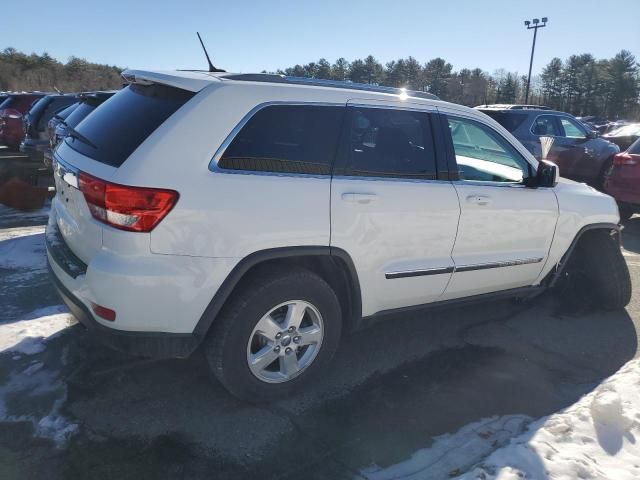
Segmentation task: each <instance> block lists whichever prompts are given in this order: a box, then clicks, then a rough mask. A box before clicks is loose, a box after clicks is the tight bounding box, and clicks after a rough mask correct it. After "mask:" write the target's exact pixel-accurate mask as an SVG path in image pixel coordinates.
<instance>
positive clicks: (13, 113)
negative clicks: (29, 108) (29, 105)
mask: <svg viewBox="0 0 640 480" xmlns="http://www.w3.org/2000/svg"><path fill="white" fill-rule="evenodd" d="M4 115H5V117H7V118H13V119H17V118H22V114H21V113H20V112H19V111H18V110H14V109H13V108H7V109H6V110H5V111H4Z"/></svg>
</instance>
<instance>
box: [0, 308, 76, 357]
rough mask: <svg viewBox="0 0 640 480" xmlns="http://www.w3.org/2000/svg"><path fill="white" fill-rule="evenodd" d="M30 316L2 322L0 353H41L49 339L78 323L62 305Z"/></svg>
mask: <svg viewBox="0 0 640 480" xmlns="http://www.w3.org/2000/svg"><path fill="white" fill-rule="evenodd" d="M29 316H30V317H31V318H30V319H27V320H19V321H15V322H10V323H4V324H0V353H2V352H8V351H12V352H17V353H21V354H24V355H33V354H35V353H40V352H42V351H43V350H44V349H45V345H44V343H45V341H46V340H47V339H49V338H51V337H52V336H53V335H54V334H56V333H58V332H59V331H61V330H64V329H65V328H67V327H69V326H71V325H74V324H75V323H76V321H75V319H74V318H73V316H72V315H71V314H70V313H68V312H66V309H65V308H64V307H62V306H55V307H47V308H41V309H39V310H36V311H34V312H33V313H32V314H31V315H29Z"/></svg>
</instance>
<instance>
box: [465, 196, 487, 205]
mask: <svg viewBox="0 0 640 480" xmlns="http://www.w3.org/2000/svg"><path fill="white" fill-rule="evenodd" d="M467 203H471V204H473V205H480V206H485V205H489V204H490V203H491V197H488V196H486V195H469V196H468V197H467Z"/></svg>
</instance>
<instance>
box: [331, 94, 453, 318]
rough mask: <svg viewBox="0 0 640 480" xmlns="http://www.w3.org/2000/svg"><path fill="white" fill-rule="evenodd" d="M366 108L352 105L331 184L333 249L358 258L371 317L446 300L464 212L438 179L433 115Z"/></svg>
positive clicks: (381, 105)
mask: <svg viewBox="0 0 640 480" xmlns="http://www.w3.org/2000/svg"><path fill="white" fill-rule="evenodd" d="M361 103H362V102H359V101H357V100H353V101H350V102H349V103H348V105H349V107H348V109H347V110H348V115H347V119H346V121H345V128H344V131H343V135H342V142H341V148H340V151H339V154H338V159H337V162H336V167H335V170H334V175H333V179H332V185H331V246H332V247H337V248H341V249H343V250H345V251H347V252H348V253H349V254H350V255H351V257H352V259H353V261H354V264H355V266H356V270H357V273H358V277H359V281H360V284H361V290H362V303H363V314H364V315H365V316H366V315H372V314H374V313H377V312H380V311H383V310H389V309H393V308H398V307H406V306H411V305H418V304H423V303H428V302H432V301H434V300H437V299H438V298H440V296H441V295H442V293H443V292H444V289H445V287H446V285H447V283H448V282H449V279H450V278H451V272H452V271H453V260H452V258H451V250H452V248H453V242H454V239H455V235H456V228H457V225H458V217H459V213H460V207H459V204H458V198H457V195H456V192H455V190H454V188H453V186H452V185H451V182H450V181H448V179H439V177H438V175H437V168H436V164H437V157H438V155H440V156H442V155H443V153H444V152H443V150H442V148H439V147H438V143H437V141H439V140H440V139H441V135H440V134H439V131H438V128H439V127H438V125H437V124H434V123H433V122H432V120H431V112H433V111H434V110H433V109H426V107H424V106H422V105H421V106H415V107H414V108H412V107H411V105H410V104H409V105H407V104H406V103H401V102H378V103H376V104H373V105H372V103H373V102H371V101H367V104H366V105H364V104H361ZM434 139H435V140H436V141H434Z"/></svg>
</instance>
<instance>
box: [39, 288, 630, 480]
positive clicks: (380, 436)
mask: <svg viewBox="0 0 640 480" xmlns="http://www.w3.org/2000/svg"><path fill="white" fill-rule="evenodd" d="M563 303H564V299H562V298H558V297H557V296H554V295H544V296H542V297H539V298H538V299H537V300H536V301H535V303H533V304H531V305H522V304H518V303H515V302H508V301H501V302H492V303H486V304H482V305H481V306H478V305H476V306H464V307H457V308H450V309H447V310H442V311H432V312H429V313H415V314H413V315H404V316H398V317H394V318H390V319H389V320H388V321H386V322H384V323H380V324H378V325H375V326H373V327H371V328H369V329H366V330H364V331H360V332H357V333H355V334H353V335H351V336H349V337H347V338H345V339H344V341H343V343H342V345H341V348H340V350H339V352H338V354H337V356H336V359H335V361H334V362H333V363H332V366H331V369H330V370H329V371H328V372H327V373H326V374H325V375H323V376H322V377H321V378H319V379H318V380H317V381H316V382H315V383H313V384H312V385H310V387H309V388H308V389H305V390H304V391H301V392H292V394H291V396H290V397H289V398H287V399H285V400H283V401H280V402H276V403H274V404H270V405H263V404H260V403H259V402H258V401H259V399H256V400H257V401H256V403H255V404H252V405H251V404H246V403H243V402H241V401H239V400H237V399H235V398H234V397H232V396H230V395H229V394H228V393H227V392H226V391H225V390H224V389H223V388H222V387H221V386H220V385H219V384H217V383H216V382H214V381H212V380H211V377H210V375H209V372H208V370H207V367H206V365H205V362H204V359H203V358H202V355H201V352H196V354H194V355H193V356H192V357H191V358H189V359H186V360H166V361H156V362H153V361H147V360H132V359H131V358H128V357H126V356H123V355H119V354H117V353H114V352H112V351H109V350H106V349H104V348H102V347H100V346H99V345H97V344H96V343H95V342H94V341H93V340H92V339H91V338H90V337H89V336H88V335H87V334H86V333H85V332H84V331H82V329H81V328H80V327H77V328H76V327H74V329H73V330H72V331H71V332H70V333H69V334H68V335H66V336H65V337H64V342H62V340H63V339H60V340H59V341H58V343H59V344H63V343H64V345H65V348H66V349H67V350H68V351H67V353H66V364H65V365H64V366H62V365H61V367H60V368H61V369H62V370H63V371H64V373H63V375H62V376H63V377H64V378H65V379H66V383H67V388H68V395H67V402H66V406H65V407H64V411H65V412H66V414H67V415H69V416H70V417H71V418H73V419H74V421H75V422H77V423H79V424H80V432H81V433H80V435H78V436H77V437H76V438H75V439H74V440H73V441H72V448H69V449H68V450H67V451H66V452H65V453H64V454H61V455H59V456H57V457H56V462H57V467H56V468H54V469H53V471H56V470H57V471H61V472H65V475H67V476H69V475H70V476H72V477H73V476H82V474H83V473H86V470H87V469H89V468H90V469H91V471H92V475H93V478H102V477H103V476H104V478H107V477H108V476H109V475H111V476H112V475H113V474H114V473H116V474H118V473H123V474H124V473H125V472H126V473H127V474H132V472H137V473H139V474H140V475H141V477H140V478H146V477H147V476H148V475H149V472H151V473H153V472H157V473H158V474H159V475H163V476H164V477H166V478H174V476H175V478H178V476H179V475H178V472H180V473H181V474H184V475H186V476H187V477H189V478H208V477H209V476H210V474H211V472H212V471H215V472H216V478H237V477H238V476H240V477H242V476H251V475H258V474H260V475H261V476H263V477H266V478H271V477H277V478H299V477H300V476H303V475H304V476H305V477H308V478H332V479H335V478H360V477H361V478H388V477H385V472H387V470H386V469H388V468H391V467H394V466H398V465H400V467H397V468H402V465H404V464H403V462H406V461H408V460H411V461H412V462H413V463H411V464H410V465H409V466H410V467H411V468H412V469H414V470H416V471H417V472H419V473H420V474H422V475H424V473H425V472H429V478H448V477H449V474H450V473H451V472H455V471H464V470H465V469H468V468H470V467H472V466H473V465H474V464H475V463H476V462H479V461H481V460H482V459H483V458H484V457H485V456H486V455H488V453H490V452H491V451H492V450H493V449H495V448H497V447H498V446H500V445H501V444H502V443H503V442H505V441H507V440H506V439H505V438H503V437H504V435H503V436H501V432H500V429H497V430H492V429H491V428H488V427H486V425H487V422H488V420H487V419H490V422H494V420H491V419H495V422H497V424H501V423H500V422H502V421H505V422H506V421H509V420H510V418H511V417H510V416H514V415H517V416H518V418H520V420H519V423H517V431H516V432H513V433H518V431H522V430H524V429H525V428H526V426H527V425H528V421H529V419H534V418H538V417H541V416H544V415H548V414H551V413H553V412H555V411H557V410H559V409H562V408H564V407H566V406H568V405H570V404H571V403H573V402H575V401H576V400H577V399H578V398H579V397H580V396H582V395H583V394H585V393H587V392H589V391H590V390H591V389H592V388H593V387H594V386H595V385H596V384H597V383H598V382H600V381H601V380H602V379H603V378H605V377H607V376H608V375H610V374H612V373H613V372H615V371H616V370H617V369H618V368H619V367H620V366H621V365H623V364H624V363H625V362H626V361H628V360H629V359H630V358H632V357H633V356H634V355H635V352H636V350H637V334H636V330H635V327H634V324H633V321H632V319H631V317H630V316H629V314H628V313H627V312H626V311H624V310H622V311H616V312H603V311H599V310H589V311H580V312H577V313H571V312H570V311H567V310H566V309H564V310H563V309H562V308H560V307H561V306H562V304H563ZM474 422H480V423H478V425H479V427H478V429H475V430H474V429H469V428H467V429H466V430H465V426H468V425H470V424H474ZM514 428H515V427H514ZM455 432H459V433H458V434H457V436H456V435H455ZM444 434H454V435H453V437H454V438H456V439H457V440H456V442H457V443H455V442H454V443H453V444H451V443H450V444H447V448H446V451H447V452H449V453H448V454H447V455H445V456H441V457H438V458H437V459H435V458H434V457H433V455H431V454H428V453H427V454H422V455H421V456H418V458H419V459H420V458H422V459H424V462H422V463H420V461H417V463H416V460H415V457H416V456H414V457H413V458H412V455H413V454H414V453H415V452H418V451H425V449H427V450H426V451H427V452H429V451H430V449H434V448H436V447H438V448H442V445H441V444H439V443H438V442H439V440H438V438H439V436H442V435H444ZM447 438H448V437H447ZM478 438H480V440H481V445H480V446H479V447H478V448H477V449H476V450H470V449H468V448H466V449H465V447H464V445H468V444H469V441H470V440H477V439H478ZM507 438H508V436H507ZM123 445H127V446H128V448H124V447H123ZM439 445H440V446H439ZM130 448H134V449H137V450H136V451H139V452H141V453H140V455H138V456H136V457H132V456H131V451H130V450H129V449H130ZM436 450H437V448H436ZM294 451H295V452H300V451H304V452H305V455H304V457H303V459H300V457H299V456H298V457H297V458H298V460H297V461H295V462H293V461H282V459H283V458H284V459H286V458H288V456H290V455H292V453H291V452H294ZM438 451H439V450H438ZM34 458H37V455H36V456H35V457H34ZM436 460H437V461H436ZM409 471H413V470H409ZM167 472H169V473H170V472H175V475H174V474H173V473H171V474H168V473H167ZM310 472H311V474H310ZM445 473H446V474H445ZM408 478H411V477H408ZM416 478H422V477H416Z"/></svg>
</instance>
